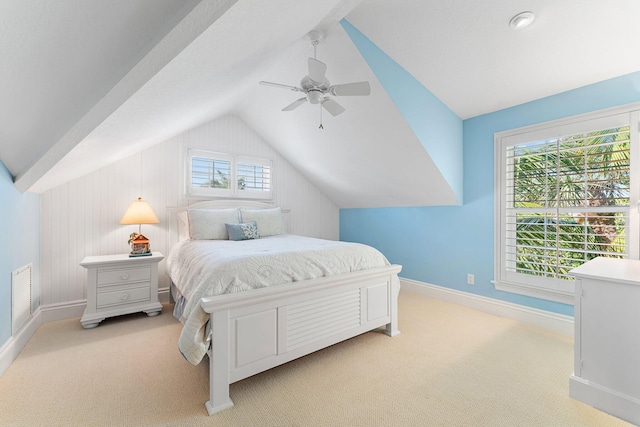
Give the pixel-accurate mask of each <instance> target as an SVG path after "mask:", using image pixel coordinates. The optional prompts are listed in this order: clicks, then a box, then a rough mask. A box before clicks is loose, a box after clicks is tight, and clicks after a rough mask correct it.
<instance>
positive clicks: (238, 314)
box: [201, 265, 402, 415]
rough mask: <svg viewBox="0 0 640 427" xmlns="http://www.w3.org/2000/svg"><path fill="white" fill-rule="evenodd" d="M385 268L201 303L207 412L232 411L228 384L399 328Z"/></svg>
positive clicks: (392, 274)
mask: <svg viewBox="0 0 640 427" xmlns="http://www.w3.org/2000/svg"><path fill="white" fill-rule="evenodd" d="M401 269H402V267H401V266H399V265H391V266H388V267H383V268H376V269H372V270H365V271H358V272H353V273H348V274H341V275H336V276H329V277H323V278H319V279H313V280H308V281H305V282H299V283H294V284H291V285H281V286H275V287H271V288H262V289H257V290H255V291H251V292H242V293H238V294H226V295H219V296H216V297H209V298H203V299H202V302H201V305H202V308H203V309H204V310H205V311H206V312H207V313H209V315H210V321H211V325H212V327H211V333H212V340H211V349H210V350H209V359H210V360H209V363H210V365H209V401H208V402H207V403H206V408H207V411H208V412H209V415H212V414H214V413H216V412H219V411H222V410H223V409H227V408H229V407H231V406H233V402H232V401H231V398H230V397H229V385H230V384H232V383H234V382H236V381H240V380H242V379H244V378H247V377H249V376H251V375H255V374H257V373H259V372H263V371H266V370H268V369H271V368H273V367H275V366H278V365H281V364H283V363H286V362H289V361H291V360H293V359H297V358H298V357H302V356H305V355H307V354H309V353H312V352H314V351H317V350H320V349H322V348H325V347H328V346H330V345H333V344H336V343H338V342H340V341H344V340H346V339H348V338H351V337H354V336H356V335H359V334H362V333H364V332H367V331H370V330H373V329H376V328H379V327H382V326H386V328H385V331H384V332H385V333H386V334H387V335H389V336H395V335H397V334H399V333H400V332H399V331H398V309H397V308H398V292H399V291H400V282H399V279H398V276H397V274H398V273H399V272H400V270H401Z"/></svg>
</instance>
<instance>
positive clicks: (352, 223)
mask: <svg viewBox="0 0 640 427" xmlns="http://www.w3.org/2000/svg"><path fill="white" fill-rule="evenodd" d="M638 101H640V72H637V73H633V74H629V75H625V76H621V77H618V78H614V79H611V80H606V81H603V82H599V83H596V84H592V85H589V86H585V87H581V88H578V89H575V90H571V91H567V92H563V93H560V94H557V95H554V96H550V97H547V98H542V99H539V100H536V101H532V102H529V103H526V104H522V105H518V106H515V107H511V108H507V109H504V110H501V111H497V112H495V113H491V114H486V115H482V116H478V117H474V118H471V119H468V120H465V121H464V123H463V125H464V195H465V203H464V205H463V206H449V207H416V208H384V209H341V210H340V239H341V240H345V241H354V242H361V243H366V244H370V245H372V246H374V247H376V248H378V249H380V250H381V251H382V252H383V253H384V254H385V255H386V256H387V258H388V259H389V261H391V262H392V263H397V264H402V265H403V270H402V273H401V276H402V277H406V278H409V279H414V280H418V281H421V282H425V283H431V284H434V285H439V286H444V287H447V288H451V289H456V290H461V291H465V292H469V293H473V294H477V295H482V296H486V297H489V298H494V299H498V300H502V301H507V302H512V303H515V304H521V305H525V306H529V307H533V308H538V309H541V310H547V311H551V312H555V313H559V314H566V315H573V306H570V305H565V304H559V303H555V302H550V301H546V300H540V299H537V298H531V297H526V296H522V295H516V294H512V293H508V292H502V291H497V290H496V289H495V288H494V286H493V285H492V284H491V280H493V278H494V274H493V273H494V272H493V269H494V256H493V253H494V242H493V240H494V194H493V192H494V168H493V163H494V133H496V132H500V131H504V130H509V129H513V128H518V127H522V126H528V125H533V124H537V123H542V122H545V121H549V120H555V119H560V118H565V117H570V116H573V115H577V114H582V113H587V112H591V111H596V110H600V109H604V108H609V107H615V106H619V105H624V104H628V103H632V102H638ZM467 273H471V274H474V275H475V283H476V284H475V285H473V286H471V285H467V284H466V278H467Z"/></svg>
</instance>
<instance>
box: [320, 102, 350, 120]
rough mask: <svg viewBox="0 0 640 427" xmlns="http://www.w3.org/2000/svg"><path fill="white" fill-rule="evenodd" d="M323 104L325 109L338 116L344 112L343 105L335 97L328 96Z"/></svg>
mask: <svg viewBox="0 0 640 427" xmlns="http://www.w3.org/2000/svg"><path fill="white" fill-rule="evenodd" d="M322 106H323V107H324V109H325V110H327V111H328V112H329V113H330V114H331V115H332V116H337V115H338V114H342V113H344V111H345V110H344V108H343V107H342V105H340V104H338V103H337V102H336V101H334V100H333V99H330V98H327V99H325V100H324V101H323V102H322Z"/></svg>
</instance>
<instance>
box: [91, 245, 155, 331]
mask: <svg viewBox="0 0 640 427" xmlns="http://www.w3.org/2000/svg"><path fill="white" fill-rule="evenodd" d="M163 258H164V256H163V255H162V254H161V253H160V252H154V253H153V254H152V255H149V256H140V257H129V255H128V254H121V255H104V256H88V257H86V258H85V259H83V260H82V262H81V263H80V265H81V266H83V267H84V268H86V269H87V282H86V286H87V308H86V310H85V312H84V315H83V316H82V319H80V322H81V323H82V326H83V327H84V328H86V329H89V328H95V327H96V326H98V324H100V322H102V321H103V320H104V319H106V318H107V317H112V316H120V315H122V314H129V313H135V312H138V311H144V312H145V313H147V315H148V316H156V315H158V314H160V311H161V310H162V304H160V302H159V301H158V263H159V262H160V261H161V260H162V259H163Z"/></svg>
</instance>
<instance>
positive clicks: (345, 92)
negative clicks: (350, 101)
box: [260, 31, 371, 129]
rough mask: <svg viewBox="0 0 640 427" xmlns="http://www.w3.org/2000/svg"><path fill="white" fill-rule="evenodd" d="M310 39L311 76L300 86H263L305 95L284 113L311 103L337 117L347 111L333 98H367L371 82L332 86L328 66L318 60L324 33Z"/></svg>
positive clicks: (311, 34)
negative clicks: (328, 75)
mask: <svg viewBox="0 0 640 427" xmlns="http://www.w3.org/2000/svg"><path fill="white" fill-rule="evenodd" d="M308 38H309V39H310V40H311V44H312V45H313V58H309V60H308V67H309V74H308V75H306V76H304V77H303V78H302V80H300V86H299V87H298V86H289V85H284V84H280V83H271V82H265V81H261V82H260V84H261V85H266V86H273V87H278V88H282V89H288V90H291V91H293V92H302V93H304V94H305V96H304V97H303V98H300V99H297V100H295V101H293V102H292V103H291V104H289V105H287V106H286V107H284V108H283V109H282V111H292V110H295V109H296V108H298V107H299V106H301V105H302V104H304V103H305V102H307V101H309V102H310V103H311V104H320V105H321V106H322V107H323V108H324V109H325V110H327V111H328V112H329V113H330V114H331V115H332V116H337V115H338V114H341V113H343V112H344V111H345V109H344V108H343V107H342V106H341V105H340V104H338V103H337V102H336V101H335V100H333V99H332V98H331V97H330V95H331V96H366V95H369V94H370V93H371V88H370V86H369V82H356V83H345V84H339V85H331V84H330V83H329V80H327V77H326V76H325V74H326V71H327V65H326V64H325V63H323V62H321V61H318V60H317V59H316V47H317V46H318V43H320V40H321V39H322V33H320V32H319V31H311V32H310V33H309V34H308ZM320 114H321V116H320V129H322V109H320Z"/></svg>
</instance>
